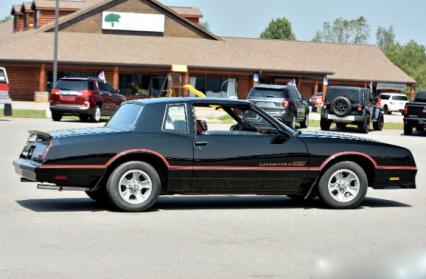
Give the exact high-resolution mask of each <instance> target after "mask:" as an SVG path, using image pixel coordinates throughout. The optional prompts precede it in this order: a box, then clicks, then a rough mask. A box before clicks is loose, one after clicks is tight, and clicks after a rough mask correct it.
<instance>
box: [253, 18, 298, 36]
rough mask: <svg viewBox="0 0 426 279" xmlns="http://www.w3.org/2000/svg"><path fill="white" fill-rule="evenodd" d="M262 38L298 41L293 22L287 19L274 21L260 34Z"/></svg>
mask: <svg viewBox="0 0 426 279" xmlns="http://www.w3.org/2000/svg"><path fill="white" fill-rule="evenodd" d="M260 37H261V38H263V39H283V40H296V35H294V33H293V30H292V27H291V22H290V21H289V20H288V19H287V18H285V17H282V18H277V19H273V20H272V21H271V22H270V23H269V25H268V27H266V29H265V31H263V32H262V34H260Z"/></svg>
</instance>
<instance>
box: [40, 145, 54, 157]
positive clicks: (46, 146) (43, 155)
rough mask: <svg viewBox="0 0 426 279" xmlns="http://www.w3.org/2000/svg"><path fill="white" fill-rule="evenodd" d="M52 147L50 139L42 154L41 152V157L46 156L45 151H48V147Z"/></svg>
mask: <svg viewBox="0 0 426 279" xmlns="http://www.w3.org/2000/svg"><path fill="white" fill-rule="evenodd" d="M51 147H52V141H50V142H49V144H48V145H47V146H46V149H44V151H43V154H41V158H43V159H45V158H46V156H47V153H49V150H50V148H51Z"/></svg>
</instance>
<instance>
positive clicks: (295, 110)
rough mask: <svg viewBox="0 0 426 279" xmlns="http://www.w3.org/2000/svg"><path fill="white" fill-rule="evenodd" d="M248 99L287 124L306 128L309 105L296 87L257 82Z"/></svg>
mask: <svg viewBox="0 0 426 279" xmlns="http://www.w3.org/2000/svg"><path fill="white" fill-rule="evenodd" d="M248 100H249V101H251V102H252V103H254V104H255V105H256V106H258V107H260V108H262V109H263V110H264V111H266V112H267V113H268V114H270V115H271V116H273V117H274V118H277V119H278V120H280V121H281V122H283V123H285V124H286V125H287V126H290V127H292V128H295V126H296V123H299V126H300V128H307V127H308V124H309V106H308V104H307V103H306V101H304V100H303V99H302V96H301V95H300V93H299V91H297V89H296V87H294V86H290V85H266V84H258V85H256V86H254V87H253V88H252V90H251V91H250V93H249V95H248Z"/></svg>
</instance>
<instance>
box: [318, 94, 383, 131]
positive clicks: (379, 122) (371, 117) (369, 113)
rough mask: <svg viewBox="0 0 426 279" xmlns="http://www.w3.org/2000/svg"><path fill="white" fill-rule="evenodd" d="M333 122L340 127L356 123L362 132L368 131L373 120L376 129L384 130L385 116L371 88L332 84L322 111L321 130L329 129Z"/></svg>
mask: <svg viewBox="0 0 426 279" xmlns="http://www.w3.org/2000/svg"><path fill="white" fill-rule="evenodd" d="M333 122H334V123H336V126H337V128H338V129H344V128H345V127H346V125H347V124H356V125H357V126H358V129H359V130H360V131H361V132H363V133H368V131H369V127H370V123H371V122H372V123H373V128H374V130H376V131H380V130H382V129H383V124H384V117H383V111H382V110H381V109H380V107H377V106H376V102H375V100H374V97H373V94H372V93H371V92H370V90H369V89H367V88H359V87H344V86H330V87H329V88H328V89H327V94H326V97H325V102H324V107H323V109H322V111H321V130H326V131H327V130H329V129H330V126H331V124H332V123H333Z"/></svg>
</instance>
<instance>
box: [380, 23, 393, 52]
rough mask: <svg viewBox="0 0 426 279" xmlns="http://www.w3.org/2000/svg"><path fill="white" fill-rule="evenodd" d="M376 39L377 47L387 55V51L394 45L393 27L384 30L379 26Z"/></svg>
mask: <svg viewBox="0 0 426 279" xmlns="http://www.w3.org/2000/svg"><path fill="white" fill-rule="evenodd" d="M376 38H377V45H378V46H379V47H380V49H381V50H382V51H383V52H384V53H387V51H388V49H389V48H390V47H391V46H392V45H394V44H395V33H394V32H393V27H392V26H389V27H388V28H385V27H381V26H379V28H377V32H376Z"/></svg>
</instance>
